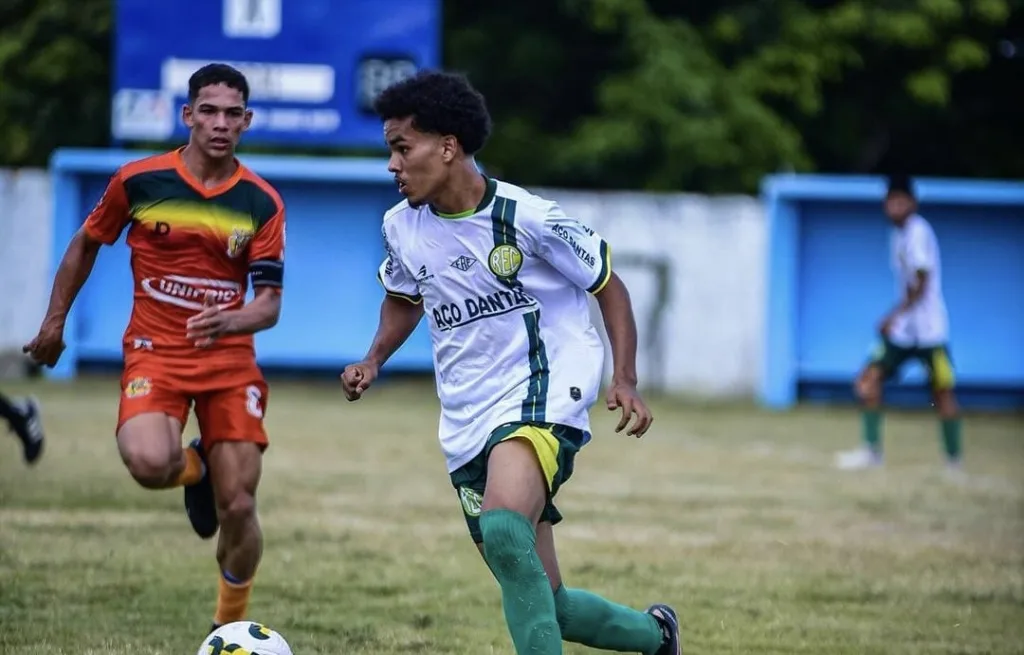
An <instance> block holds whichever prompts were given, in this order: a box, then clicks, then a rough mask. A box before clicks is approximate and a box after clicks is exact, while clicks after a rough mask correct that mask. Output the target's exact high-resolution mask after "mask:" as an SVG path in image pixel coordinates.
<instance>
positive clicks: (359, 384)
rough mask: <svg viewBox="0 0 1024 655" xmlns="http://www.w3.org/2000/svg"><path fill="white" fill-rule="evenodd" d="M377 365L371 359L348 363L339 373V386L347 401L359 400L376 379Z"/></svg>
mask: <svg viewBox="0 0 1024 655" xmlns="http://www.w3.org/2000/svg"><path fill="white" fill-rule="evenodd" d="M377 371H378V369H377V365H376V364H374V363H373V362H371V361H362V362H359V363H358V364H349V365H348V366H346V367H345V370H344V371H343V372H342V374H341V387H342V389H344V390H345V397H346V398H348V400H349V402H351V401H353V400H359V399H360V398H361V397H362V396H363V392H364V391H366V390H367V389H369V388H370V385H371V384H373V381H374V380H376V379H377Z"/></svg>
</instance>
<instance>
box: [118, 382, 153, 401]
mask: <svg viewBox="0 0 1024 655" xmlns="http://www.w3.org/2000/svg"><path fill="white" fill-rule="evenodd" d="M152 390H153V382H152V381H151V380H150V379H149V378H135V379H133V380H131V381H130V382H129V383H128V384H127V385H126V386H125V388H124V395H125V398H142V397H143V396H146V395H149V392H150V391H152Z"/></svg>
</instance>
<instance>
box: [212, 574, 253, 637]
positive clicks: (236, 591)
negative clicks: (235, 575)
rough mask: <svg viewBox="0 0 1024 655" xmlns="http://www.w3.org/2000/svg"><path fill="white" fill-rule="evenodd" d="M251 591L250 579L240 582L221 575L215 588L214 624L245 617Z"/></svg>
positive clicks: (222, 623) (239, 619)
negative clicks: (215, 611)
mask: <svg viewBox="0 0 1024 655" xmlns="http://www.w3.org/2000/svg"><path fill="white" fill-rule="evenodd" d="M250 593H252V580H247V581H245V582H241V583H234V582H228V581H227V580H226V579H225V578H224V576H223V575H221V577H220V585H219V587H218V589H217V613H216V614H214V615H213V622H214V624H216V625H226V624H228V623H232V622H234V621H241V620H243V619H245V613H246V611H248V609H249V594H250Z"/></svg>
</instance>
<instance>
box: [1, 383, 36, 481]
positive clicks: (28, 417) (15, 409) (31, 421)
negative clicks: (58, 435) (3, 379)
mask: <svg viewBox="0 0 1024 655" xmlns="http://www.w3.org/2000/svg"><path fill="white" fill-rule="evenodd" d="M0 418H3V419H5V420H6V421H7V424H8V426H10V429H11V431H12V432H14V434H15V436H17V437H18V440H19V441H21V450H22V455H23V456H24V458H25V461H26V462H28V463H29V464H34V463H35V462H36V460H38V459H39V456H40V455H41V454H42V452H43V444H44V443H45V441H46V435H45V434H44V433H43V421H42V417H41V416H40V410H39V403H38V401H36V399H35V398H25V399H22V400H21V401H15V400H13V399H11V398H8V397H7V396H4V395H3V394H0Z"/></svg>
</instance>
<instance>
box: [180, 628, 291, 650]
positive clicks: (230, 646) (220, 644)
mask: <svg viewBox="0 0 1024 655" xmlns="http://www.w3.org/2000/svg"><path fill="white" fill-rule="evenodd" d="M196 655H292V649H291V647H290V646H289V645H288V642H287V641H285V640H284V637H282V636H281V635H280V634H278V633H277V632H275V631H274V630H271V629H270V628H268V627H267V626H265V625H262V624H260V623H254V622H252V621H235V622H234V623H228V624H225V625H222V626H221V627H219V628H217V629H216V630H214V631H213V632H211V633H210V634H209V635H207V637H206V639H205V640H203V645H202V646H200V647H199V652H198V653H196Z"/></svg>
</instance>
